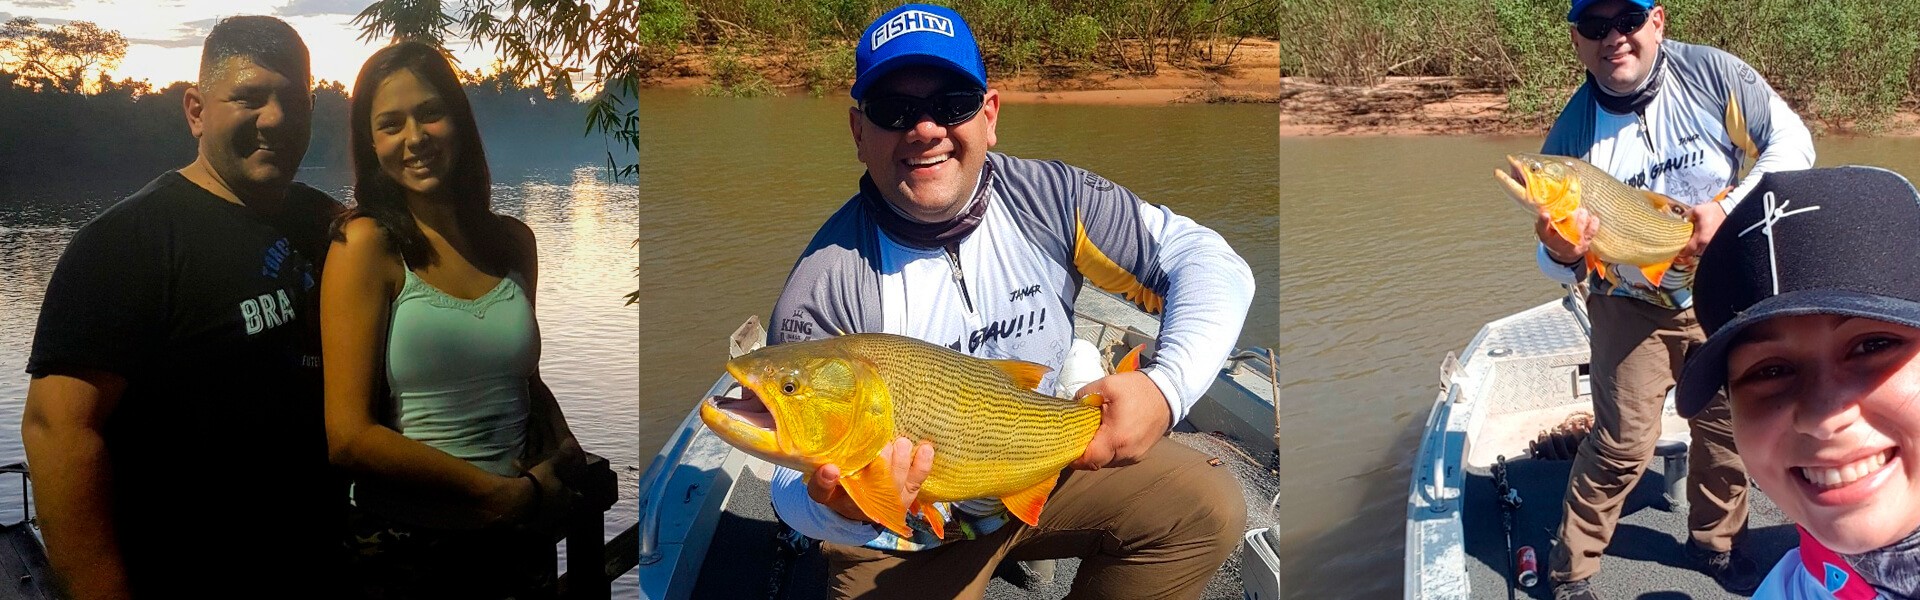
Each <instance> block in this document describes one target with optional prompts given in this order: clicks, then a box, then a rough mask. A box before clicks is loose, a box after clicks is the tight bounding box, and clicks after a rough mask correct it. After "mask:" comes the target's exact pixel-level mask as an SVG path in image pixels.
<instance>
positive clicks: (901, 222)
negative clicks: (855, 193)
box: [860, 161, 993, 248]
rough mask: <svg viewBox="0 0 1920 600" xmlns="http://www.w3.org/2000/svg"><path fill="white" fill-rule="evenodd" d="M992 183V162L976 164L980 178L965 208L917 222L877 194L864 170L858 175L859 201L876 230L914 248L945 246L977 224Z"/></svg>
mask: <svg viewBox="0 0 1920 600" xmlns="http://www.w3.org/2000/svg"><path fill="white" fill-rule="evenodd" d="M992 183H993V162H992V161H987V162H986V163H984V164H982V165H981V166H980V181H979V182H978V183H976V184H974V188H973V198H972V200H971V201H970V203H969V204H968V205H967V208H966V210H963V211H960V214H958V215H954V217H953V218H951V219H947V220H945V221H941V222H939V223H921V222H919V221H915V220H913V219H909V218H907V217H906V216H905V215H902V214H900V211H899V210H898V209H895V208H894V207H893V205H892V204H889V203H887V199H886V198H883V197H881V196H880V188H879V187H878V186H875V185H874V184H873V177H872V176H871V175H867V174H862V175H860V205H861V206H863V207H865V208H866V211H867V215H868V216H870V217H872V218H873V222H874V223H877V224H879V225H880V230H881V231H885V232H887V235H889V236H892V237H893V239H894V240H895V241H898V242H900V243H902V244H906V245H909V246H913V247H916V248H945V247H948V246H951V245H955V244H959V243H960V240H962V239H966V237H967V235H968V234H971V233H973V230H974V228H976V227H979V226H980V219H981V218H983V217H985V216H986V214H987V199H988V198H989V197H992V195H993V194H991V193H988V190H989V189H990V187H991V184H992Z"/></svg>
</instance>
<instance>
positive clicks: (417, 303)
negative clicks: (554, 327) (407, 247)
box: [387, 269, 540, 476]
mask: <svg viewBox="0 0 1920 600" xmlns="http://www.w3.org/2000/svg"><path fill="white" fill-rule="evenodd" d="M539 361H540V326H539V323H537V322H535V321H534V316H533V303H532V302H531V301H530V300H529V299H528V298H527V296H526V292H525V291H524V289H523V288H522V286H521V276H520V274H519V273H517V272H511V273H508V274H507V276H506V277H503V278H501V279H500V283H499V284H497V285H495V286H493V289H492V290H490V291H488V292H487V293H485V294H482V295H481V296H480V297H478V298H474V299H472V300H467V299H462V298H456V297H454V296H452V295H450V294H447V293H446V292H443V291H440V290H439V289H438V288H435V287H433V286H432V285H429V284H428V283H427V282H426V281H425V280H422V279H420V277H419V276H418V275H415V274H414V273H413V271H412V270H411V269H408V270H407V271H406V283H405V284H404V285H403V286H402V287H401V288H400V294H399V295H398V296H396V297H394V299H393V310H392V317H391V320H390V322H389V325H388V329H387V384H388V387H389V388H390V389H391V390H392V394H393V405H392V413H391V414H390V415H389V417H390V420H389V423H391V424H392V425H393V427H394V429H395V430H397V431H399V432H400V434H401V435H405V436H407V437H408V438H411V439H414V440H419V441H421V442H424V443H426V444H427V445H429V446H433V447H434V448H437V449H439V450H441V451H443V452H446V453H447V454H451V455H453V456H455V457H457V458H460V459H461V460H465V461H467V462H468V463H472V464H473V465H474V466H476V467H480V468H481V469H485V470H486V471H487V472H490V473H493V474H496V475H507V476H511V475H515V474H516V472H515V471H514V469H513V460H514V459H515V458H518V457H519V456H520V451H521V448H522V447H523V446H524V445H525V443H526V431H527V410H528V398H529V391H528V388H527V382H528V378H530V377H532V376H533V373H534V368H535V366H536V365H537V364H538V363H539Z"/></svg>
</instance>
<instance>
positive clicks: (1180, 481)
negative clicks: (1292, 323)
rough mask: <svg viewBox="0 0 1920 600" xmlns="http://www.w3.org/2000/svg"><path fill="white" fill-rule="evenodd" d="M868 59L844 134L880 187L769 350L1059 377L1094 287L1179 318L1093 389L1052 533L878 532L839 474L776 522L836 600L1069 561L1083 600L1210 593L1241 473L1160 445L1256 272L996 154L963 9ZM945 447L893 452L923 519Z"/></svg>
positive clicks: (816, 267) (1230, 528)
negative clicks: (932, 472) (921, 497)
mask: <svg viewBox="0 0 1920 600" xmlns="http://www.w3.org/2000/svg"><path fill="white" fill-rule="evenodd" d="M858 44H859V45H858V48H857V51H856V62H857V67H858V76H857V78H856V79H855V82H854V85H853V91H852V95H853V98H854V99H855V100H856V101H857V106H855V107H854V108H853V109H851V110H849V111H848V125H849V126H850V128H851V130H852V133H853V141H854V145H855V147H856V149H857V151H858V156H859V159H860V161H861V162H862V163H864V164H865V166H866V169H867V172H866V174H865V176H863V177H861V178H860V182H859V188H860V189H859V192H858V193H856V194H855V195H854V196H853V198H852V199H850V200H848V201H847V202H846V204H845V205H844V206H842V207H841V209H840V210H839V211H838V212H836V213H835V214H834V215H833V216H832V217H831V218H829V219H828V221H827V223H826V224H825V225H824V226H822V227H821V229H820V231H819V233H817V234H816V235H815V237H814V239H813V241H812V243H810V244H808V246H807V248H806V250H805V251H804V252H803V253H802V254H801V257H800V260H799V261H798V263H797V264H795V266H794V269H793V273H792V274H791V275H790V276H789V278H788V280H787V284H786V288H785V290H784V291H783V292H782V293H781V296H780V300H779V302H778V303H777V304H776V305H775V307H774V312H773V319H774V320H775V321H776V323H775V325H776V326H775V328H774V333H772V334H771V335H770V337H771V339H770V340H769V343H773V344H778V343H783V342H792V341H802V340H808V339H815V338H821V337H827V336H833V335H841V334H848V333H864V332H887V333H895V334H901V335H907V336H911V337H915V338H919V339H922V340H926V341H929V342H933V343H936V344H941V345H945V346H947V347H949V348H953V349H955V350H958V351H961V352H964V353H967V354H971V355H974V356H980V357H987V358H1008V359H1019V360H1026V361H1031V362H1036V363H1040V364H1043V365H1048V366H1051V367H1055V368H1057V367H1059V366H1060V365H1061V364H1062V363H1063V361H1064V360H1065V359H1066V356H1067V352H1068V348H1069V347H1070V346H1071V342H1072V340H1073V327H1072V323H1073V319H1072V313H1073V305H1074V299H1075V297H1076V296H1077V295H1078V293H1079V292H1080V284H1081V281H1082V280H1087V281H1091V282H1093V283H1094V284H1095V285H1098V286H1100V287H1102V288H1104V289H1108V290H1111V291H1114V292H1116V293H1121V294H1123V295H1125V296H1126V297H1127V298H1128V299H1129V300H1131V301H1133V302H1134V303H1135V304H1137V305H1139V306H1140V307H1141V308H1143V309H1145V310H1147V311H1149V312H1154V313H1160V314H1163V315H1165V321H1164V323H1163V326H1162V329H1161V332H1160V337H1159V340H1158V350H1157V352H1156V354H1155V358H1154V361H1153V364H1152V366H1149V367H1147V368H1146V369H1144V370H1142V371H1137V372H1130V373H1119V374H1115V375H1110V376H1107V377H1105V378H1102V379H1099V380H1096V381H1094V382H1092V383H1090V384H1087V385H1086V386H1084V387H1082V388H1081V389H1080V390H1079V394H1080V395H1085V394H1088V393H1091V392H1099V393H1101V394H1102V395H1104V396H1105V397H1106V398H1107V399H1108V404H1106V405H1105V407H1104V408H1103V409H1102V410H1103V412H1104V414H1103V421H1102V423H1101V426H1100V430H1099V432H1098V433H1097V434H1096V435H1095V436H1094V438H1093V440H1092V442H1090V443H1089V445H1088V447H1087V449H1086V452H1085V453H1084V455H1083V456H1082V457H1081V458H1080V459H1079V460H1078V461H1077V462H1075V463H1074V465H1073V468H1074V469H1075V470H1070V471H1069V472H1068V474H1066V475H1063V479H1062V480H1061V482H1060V484H1059V487H1058V488H1057V489H1056V491H1055V493H1054V496H1053V497H1052V500H1051V501H1050V502H1048V504H1047V508H1046V511H1045V512H1043V513H1042V514H1041V516H1040V524H1039V526H1038V527H1028V526H1026V525H1025V524H1023V523H1020V522H1019V521H1017V520H1014V519H1012V518H1011V517H1010V516H1009V515H1008V513H1007V511H1006V509H1005V507H1003V506H1001V505H1000V503H999V501H997V500H992V499H987V500H974V501H967V502H960V503H955V504H953V505H941V506H938V507H937V508H938V509H939V510H940V511H941V512H942V513H943V514H944V515H946V516H945V521H946V524H947V528H946V531H945V539H944V540H939V539H935V537H934V536H933V535H932V533H931V532H930V531H927V530H926V527H927V526H926V524H925V522H924V521H922V520H919V519H917V518H915V519H912V520H910V523H911V524H912V526H913V527H914V528H915V535H914V536H913V538H912V539H905V538H901V537H899V536H897V535H895V534H893V533H892V532H890V531H887V530H886V529H884V528H880V527H876V526H874V525H873V524H871V523H868V522H866V518H865V517H864V516H862V515H861V513H860V511H859V509H858V508H857V507H855V506H854V504H853V503H852V502H851V501H850V500H849V499H848V498H847V495H846V494H845V493H844V492H843V491H842V490H840V488H839V485H838V484H839V476H840V473H839V471H838V469H837V467H835V466H834V465H827V466H824V467H822V468H820V469H819V470H817V471H816V472H814V473H810V474H807V475H808V476H807V477H806V478H805V480H804V481H803V476H802V474H801V473H798V472H795V471H792V470H787V469H781V470H780V472H779V473H777V474H776V475H775V477H774V481H773V491H772V495H773V500H774V507H775V509H776V510H777V511H778V512H779V514H780V517H781V518H782V519H783V520H784V521H786V522H787V523H788V524H790V525H791V526H792V527H793V528H794V529H795V530H797V531H799V532H800V533H803V534H805V535H807V536H809V537H812V538H815V539H819V540H822V541H824V542H825V543H824V544H823V545H822V547H823V551H824V552H825V554H826V556H827V558H828V564H829V567H828V570H829V576H830V586H831V588H832V589H833V592H834V595H835V596H836V597H855V596H858V597H862V598H873V597H900V598H923V597H924V598H936V597H937V598H951V597H979V596H980V595H981V593H983V591H984V590H985V588H986V584H987V581H988V579H989V578H990V576H991V574H992V572H993V570H994V567H995V565H996V564H998V563H999V562H1000V561H1001V560H1005V559H1013V560H1031V559H1044V558H1064V557H1080V558H1082V559H1083V562H1082V563H1081V566H1080V570H1079V576H1078V577H1077V579H1076V584H1077V585H1076V589H1075V593H1076V594H1082V595H1087V596H1088V597H1096V598H1197V597H1199V595H1200V594H1201V592H1202V591H1203V590H1204V588H1205V587H1206V585H1207V582H1208V580H1209V579H1210V578H1211V576H1212V575H1213V573H1214V572H1215V571H1216V570H1217V569H1218V568H1219V566H1220V565H1221V563H1222V562H1223V561H1224V560H1225V559H1226V558H1227V556H1228V555H1229V554H1230V553H1231V552H1232V550H1233V548H1234V547H1235V546H1237V545H1238V542H1239V537H1240V533H1241V530H1242V528H1243V524H1244V522H1245V519H1246V513H1245V510H1246V508H1245V506H1244V501H1243V500H1242V499H1241V494H1240V488H1239V485H1238V483H1237V482H1236V481H1235V480H1234V478H1233V476H1232V475H1231V473H1229V472H1228V471H1227V470H1225V469H1219V468H1215V467H1211V466H1209V465H1208V462H1207V457H1206V456H1204V455H1202V454H1200V453H1198V452H1195V451H1193V450H1191V449H1188V448H1186V447H1185V446H1182V445H1180V444H1177V443H1156V442H1158V441H1160V440H1161V438H1162V437H1163V436H1165V435H1166V432H1167V431H1168V429H1169V428H1171V427H1172V425H1173V424H1174V423H1177V422H1179V421H1180V419H1181V418H1182V417H1184V416H1185V413H1186V411H1187V409H1188V408H1189V407H1191V406H1192V405H1193V403H1194V402H1195V401H1196V400H1197V399H1199V397H1200V396H1201V394H1202V393H1204V392H1205V391H1206V389H1207V388H1208V387H1209V386H1210V385H1211V382H1212V380H1213V376H1214V374H1215V373H1216V372H1217V371H1218V369H1219V366H1220V364H1221V362H1222V361H1223V360H1225V358H1226V356H1227V354H1228V353H1229V352H1230V351H1231V350H1232V344H1233V342H1234V340H1235V339H1236V338H1237V337H1238V335H1239V332H1240V327H1241V325H1242V323H1243V321H1244V320H1245V318H1246V312H1247V307H1248V305H1249V303H1250V302H1251V300H1252V295H1253V277H1252V273H1251V271H1250V270H1249V269H1248V268H1247V265H1246V263H1245V261H1243V260H1241V258H1240V257H1239V256H1238V255H1237V254H1235V253H1234V251H1233V249H1232V248H1230V247H1228V246H1227V244H1226V242H1225V240H1223V239H1222V238H1221V237H1220V236H1219V235H1218V234H1216V233H1214V232H1213V231H1211V230H1209V229H1207V228H1205V227H1202V226H1200V225H1198V224H1196V223H1194V222H1193V221H1192V220H1191V219H1187V218H1185V217H1182V216H1179V215H1176V214H1174V213H1173V212H1172V211H1170V210H1167V209H1166V208H1165V207H1160V206H1153V205H1150V204H1147V203H1145V202H1143V201H1142V200H1141V199H1140V198H1139V197H1137V196H1135V195H1134V194H1133V193H1132V192H1130V191H1128V190H1127V189H1126V188H1123V187H1120V186H1118V185H1116V184H1114V183H1113V182H1111V181H1108V180H1106V179H1104V178H1102V177H1100V176H1099V175H1095V174H1093V173H1089V172H1087V171H1084V170H1081V169H1078V168H1074V167H1071V166H1068V165H1065V164H1061V163H1058V162H1043V161H1035V160H1025V159H1020V158H1015V157H1012V156H1007V155H1004V154H997V153H989V152H988V150H989V149H990V148H991V147H993V145H994V144H995V142H996V138H995V135H996V133H995V125H996V121H997V119H998V116H999V110H1000V94H999V91H998V90H995V89H993V88H991V87H989V86H988V85H987V81H986V73H985V69H984V65H983V63H982V61H981V58H980V52H979V48H978V47H977V46H976V44H975V41H974V39H973V35H972V32H971V30H970V28H969V27H968V26H967V23H966V22H965V21H964V20H962V19H961V17H960V15H959V14H957V13H955V12H954V11H952V10H951V9H948V8H944V7H937V6H927V5H911V4H910V5H906V6H901V7H899V8H896V9H894V10H892V11H889V12H887V13H886V14H885V15H882V16H881V17H880V18H879V19H878V20H876V21H875V22H874V23H873V24H872V25H871V26H869V27H868V29H867V31H866V33H865V34H864V35H863V36H862V37H861V38H860V40H859V42H858ZM1056 379H1057V378H1056V377H1055V376H1054V375H1053V374H1049V375H1048V376H1047V378H1046V380H1045V381H1043V382H1042V384H1041V387H1040V389H1041V390H1042V391H1053V390H1054V386H1055V384H1056ZM938 451H939V449H938V448H931V447H930V446H929V445H926V444H922V445H921V446H920V447H918V448H914V447H912V446H911V442H910V441H908V440H905V439H900V440H896V442H895V445H894V446H893V448H892V449H891V452H893V453H894V456H896V457H898V458H896V459H895V460H894V461H893V464H895V465H910V466H908V467H906V468H903V469H899V470H897V471H896V473H895V474H894V476H895V479H896V481H897V482H898V483H899V484H900V485H901V486H902V488H903V489H905V490H907V492H906V495H907V496H909V499H908V502H909V503H911V496H912V495H914V494H915V493H917V490H918V487H919V484H920V482H921V481H922V480H924V479H925V477H926V474H927V472H928V470H929V469H930V468H931V463H932V456H933V454H934V453H937V452H938ZM1149 495H1150V497H1151V500H1143V498H1147V497H1149ZM885 582H892V583H885Z"/></svg>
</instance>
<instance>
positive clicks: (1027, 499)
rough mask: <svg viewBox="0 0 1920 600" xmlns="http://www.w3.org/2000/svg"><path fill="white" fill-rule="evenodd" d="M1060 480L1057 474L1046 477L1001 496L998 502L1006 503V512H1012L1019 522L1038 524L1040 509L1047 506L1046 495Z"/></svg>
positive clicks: (1050, 492) (1051, 491)
mask: <svg viewBox="0 0 1920 600" xmlns="http://www.w3.org/2000/svg"><path fill="white" fill-rule="evenodd" d="M1059 482H1060V478H1059V477H1058V476H1054V477H1048V478H1046V479H1043V480H1041V481H1040V483H1036V484H1033V487H1030V488H1027V489H1024V490H1020V491H1018V492H1014V493H1013V494H1012V495H1010V496H1001V497H1000V503H1001V504H1005V505H1007V512H1010V513H1013V516H1015V517H1018V518H1019V519H1020V522H1022V523H1026V524H1027V525H1031V526H1036V527H1037V526H1039V525H1040V509H1042V508H1046V506H1047V495H1049V494H1052V493H1053V486H1054V484H1056V483H1059Z"/></svg>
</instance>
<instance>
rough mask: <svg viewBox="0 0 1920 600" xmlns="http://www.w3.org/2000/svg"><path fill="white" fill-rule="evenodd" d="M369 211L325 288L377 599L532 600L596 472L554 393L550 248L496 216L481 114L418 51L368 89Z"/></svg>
mask: <svg viewBox="0 0 1920 600" xmlns="http://www.w3.org/2000/svg"><path fill="white" fill-rule="evenodd" d="M349 119H350V121H349V122H350V136H349V140H350V144H351V148H352V158H353V166H354V177H355V182H354V195H355V199H356V202H357V204H356V205H355V207H354V209H353V210H352V211H350V212H349V213H347V214H346V215H345V216H344V217H343V218H342V219H341V220H340V221H339V225H338V226H337V228H336V230H337V231H336V234H335V240H334V243H333V249H332V252H333V253H334V254H333V255H332V260H330V261H329V263H328V265H327V269H326V270H325V272H324V274H323V277H322V285H321V289H322V292H321V321H322V326H323V328H324V330H323V331H324V333H323V334H322V346H323V350H324V353H325V354H324V361H323V364H324V371H325V374H326V424H327V442H328V448H329V451H330V453H331V456H332V459H333V462H334V464H335V465H338V466H340V467H342V468H344V469H345V470H346V471H347V472H348V474H349V475H351V476H352V477H353V478H354V480H355V485H354V491H353V499H354V505H355V509H354V514H353V537H352V538H351V539H350V540H348V544H349V545H350V546H353V548H354V550H355V555H356V556H358V557H359V559H358V562H357V563H356V568H355V575H356V579H357V580H358V581H357V585H360V586H361V587H362V588H363V589H364V590H365V592H366V593H367V594H369V595H370V596H373V597H386V598H395V597H398V598H410V597H429V596H431V597H459V598H498V597H524V596H525V595H526V594H527V593H528V592H529V591H530V590H533V589H536V588H539V587H542V586H545V585H547V584H548V583H549V582H547V581H544V576H545V574H548V573H550V572H551V570H552V566H553V543H552V537H551V535H550V533H549V530H550V529H551V528H552V524H553V523H555V522H557V520H558V519H559V517H560V516H561V515H562V514H563V513H564V511H565V510H566V509H567V505H568V504H569V502H570V498H571V497H572V492H571V491H570V490H569V486H568V484H567V481H568V480H569V479H573V478H574V474H575V473H576V472H577V470H578V469H579V466H580V464H581V462H582V461H581V457H582V454H581V452H580V449H579V446H578V445H577V444H576V443H575V441H574V439H573V435H572V433H571V432H570V431H569V430H568V429H567V426H566V423H565V420H564V419H563V418H562V417H561V415H560V412H559V409H558V407H557V405H556V404H555V402H554V399H553V396H552V394H551V392H549V391H548V390H547V387H546V385H545V384H543V383H541V381H540V377H539V372H538V363H539V356H540V331H539V325H538V323H537V322H536V321H535V319H534V311H533V306H534V290H535V286H536V283H535V282H536V278H537V275H538V264H539V263H538V257H537V255H536V251H535V245H534V239H533V233H532V231H531V230H530V229H528V228H527V226H526V225H525V224H524V223H521V222H520V221H519V220H516V219H514V218H512V217H508V216H504V215H498V214H494V213H493V212H492V210H491V207H490V196H489V188H490V185H491V183H490V178H489V175H488V171H487V164H486V157H485V154H484V152H483V151H482V149H481V144H480V135H479V132H478V130H477V128H476V125H475V122H474V117H473V111H472V108H471V106H470V105H469V104H468V102H467V98H466V96H465V94H464V92H463V91H462V90H461V89H460V86H459V83H458V81H457V80H456V78H455V76H454V72H453V69H452V67H451V66H450V65H448V64H447V61H446V59H445V58H444V57H442V55H441V54H440V52H439V51H438V50H437V49H435V48H433V47H432V46H429V45H426V44H422V43H418V42H402V43H398V44H395V45H392V46H389V47H387V48H385V49H382V50H380V51H379V52H377V53H375V54H374V55H373V56H372V57H371V58H369V59H368V60H367V63H366V65H365V66H363V67H362V68H361V71H360V75H359V77H358V78H357V80H356V81H355V82H354V87H353V100H352V108H351V112H350V116H349Z"/></svg>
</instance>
